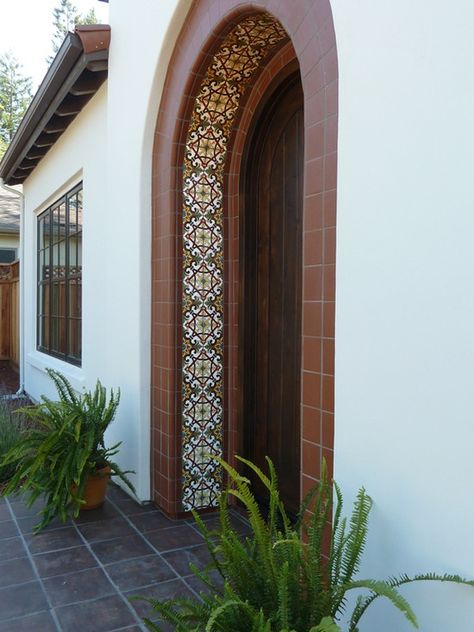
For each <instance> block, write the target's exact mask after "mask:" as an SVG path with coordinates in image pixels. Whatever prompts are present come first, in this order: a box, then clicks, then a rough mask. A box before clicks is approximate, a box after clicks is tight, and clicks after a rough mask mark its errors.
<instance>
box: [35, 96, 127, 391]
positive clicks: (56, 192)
mask: <svg viewBox="0 0 474 632" xmlns="http://www.w3.org/2000/svg"><path fill="white" fill-rule="evenodd" d="M106 104H107V86H106V85H103V86H102V87H101V88H100V90H99V92H98V93H97V95H96V96H95V97H94V98H93V99H92V100H91V101H90V102H89V103H88V105H87V106H86V107H85V108H84V110H83V111H82V112H81V114H80V115H78V117H77V118H76V119H75V120H74V121H73V123H71V125H70V126H69V127H68V129H67V131H66V132H65V133H64V134H63V135H62V136H61V138H60V139H59V140H58V141H57V143H56V144H55V145H54V146H53V147H52V148H51V150H50V151H49V152H48V154H47V155H46V156H45V158H43V160H42V161H41V162H40V163H39V165H38V167H37V168H36V169H35V170H34V172H33V173H32V174H31V175H30V177H29V178H28V179H27V180H26V182H25V185H24V194H25V223H24V248H25V258H24V264H23V266H24V270H23V274H24V277H23V278H24V282H25V288H24V345H25V346H24V351H25V371H24V386H25V389H26V391H27V392H28V393H30V394H31V396H32V397H34V398H39V397H40V395H41V394H42V393H44V394H47V395H49V396H52V395H54V389H52V388H51V382H50V380H49V378H48V377H47V375H46V374H45V372H44V369H45V368H46V367H47V366H51V367H53V368H56V369H58V370H60V371H62V372H63V373H64V374H65V375H66V376H67V377H68V378H70V379H71V382H72V384H73V386H74V387H75V388H77V389H82V388H83V387H85V388H91V387H93V386H94V384H95V381H96V379H97V377H100V379H101V380H102V381H103V382H104V384H106V385H107V386H119V385H118V384H117V385H116V384H112V383H110V381H109V379H108V376H107V375H105V374H104V362H103V357H104V356H105V355H106V352H107V348H106V343H107V341H106V339H105V336H104V331H105V330H106V325H105V323H104V319H103V317H102V312H103V305H104V303H106V302H107V282H106V281H107V254H106V253H107V251H108V250H109V249H112V248H113V245H112V244H111V243H110V241H109V240H108V237H107V224H106V222H105V221H104V220H105V219H106V216H105V207H106V197H105V191H106V179H105V175H104V169H103V164H104V162H105V160H106V153H105V152H106V142H105V139H106V124H105V121H106ZM81 180H82V181H83V189H84V219H83V237H84V239H83V251H82V255H83V263H84V265H83V271H82V272H83V290H84V291H83V301H82V315H83V319H82V326H83V336H82V341H83V353H82V366H81V367H75V366H72V365H70V364H67V363H65V362H62V361H60V360H57V359H55V358H52V357H50V356H47V355H46V354H43V353H40V352H38V351H36V279H37V277H36V274H37V272H36V251H37V243H36V222H37V219H36V218H37V215H38V214H39V213H41V212H42V211H43V210H45V209H46V208H47V207H48V206H49V205H50V204H52V203H53V202H55V201H56V200H57V199H58V198H59V197H60V196H61V195H62V194H64V193H65V192H67V191H68V190H69V189H71V188H72V187H73V186H75V185H76V184H77V183H79V182H80V181H81Z"/></svg>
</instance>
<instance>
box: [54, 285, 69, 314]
mask: <svg viewBox="0 0 474 632" xmlns="http://www.w3.org/2000/svg"><path fill="white" fill-rule="evenodd" d="M65 304H66V291H65V284H64V283H53V284H52V285H51V315H52V316H64V305H65Z"/></svg>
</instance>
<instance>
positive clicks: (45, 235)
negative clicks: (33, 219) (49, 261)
mask: <svg viewBox="0 0 474 632" xmlns="http://www.w3.org/2000/svg"><path fill="white" fill-rule="evenodd" d="M49 233H50V215H49V211H48V212H47V213H43V214H42V215H40V216H39V217H38V248H39V249H40V250H41V249H42V248H47V247H48V246H49V237H50V234H49Z"/></svg>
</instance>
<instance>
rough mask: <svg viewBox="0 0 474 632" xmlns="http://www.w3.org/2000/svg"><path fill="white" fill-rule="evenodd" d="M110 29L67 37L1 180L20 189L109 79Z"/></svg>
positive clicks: (0, 168)
mask: <svg viewBox="0 0 474 632" xmlns="http://www.w3.org/2000/svg"><path fill="white" fill-rule="evenodd" d="M109 45H110V26H109V25H108V24H92V25H87V26H83V25H81V26H78V27H76V32H75V33H68V35H67V36H66V39H65V40H64V42H63V44H62V46H61V48H60V49H59V51H58V53H57V55H56V57H55V58H54V60H53V63H52V64H51V66H50V68H49V70H48V72H47V73H46V76H45V78H44V79H43V81H42V83H41V85H40V87H39V88H38V91H37V93H36V94H35V96H34V97H33V100H32V102H31V104H30V107H29V108H28V110H27V111H26V113H25V116H24V117H23V120H22V122H21V124H20V126H19V128H18V130H17V132H16V134H15V136H14V137H13V140H12V142H11V143H10V145H9V147H8V149H7V151H6V153H5V155H4V156H3V159H2V161H1V162H0V177H1V178H3V179H4V181H5V183H6V184H21V183H23V182H24V181H25V180H26V178H27V177H28V176H29V175H30V173H32V172H33V171H34V169H35V167H36V166H37V165H38V163H39V162H40V161H41V158H43V156H44V155H45V154H46V153H47V151H48V150H49V149H50V148H51V147H52V146H53V145H54V143H55V142H56V140H57V139H58V138H59V137H60V136H61V135H62V133H63V132H64V131H65V129H66V128H67V126H68V125H69V124H70V123H71V122H72V121H73V120H74V118H75V117H76V116H77V114H78V113H79V112H80V111H81V110H82V108H83V107H84V106H85V105H86V103H87V102H88V101H89V100H90V99H91V98H92V97H93V96H94V94H95V93H96V92H97V90H98V89H99V88H100V86H101V85H102V83H103V82H104V80H105V79H106V78H107V69H108V57H109Z"/></svg>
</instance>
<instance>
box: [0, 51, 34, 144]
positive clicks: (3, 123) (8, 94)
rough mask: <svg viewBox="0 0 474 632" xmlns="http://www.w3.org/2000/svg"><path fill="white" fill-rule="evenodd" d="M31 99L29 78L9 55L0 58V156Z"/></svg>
mask: <svg viewBox="0 0 474 632" xmlns="http://www.w3.org/2000/svg"><path fill="white" fill-rule="evenodd" d="M31 97H32V90H31V78H30V77H25V76H24V75H23V73H22V66H21V64H20V63H19V62H18V60H17V59H16V58H15V57H14V56H13V55H12V54H11V53H6V54H5V55H3V57H1V58H0V154H1V153H2V148H3V152H4V151H6V148H7V146H8V144H9V143H10V142H11V140H12V138H13V136H14V134H15V132H16V130H17V129H18V126H19V125H20V123H21V119H22V118H23V115H24V114H25V112H26V110H27V108H28V106H29V104H30V101H31Z"/></svg>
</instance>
